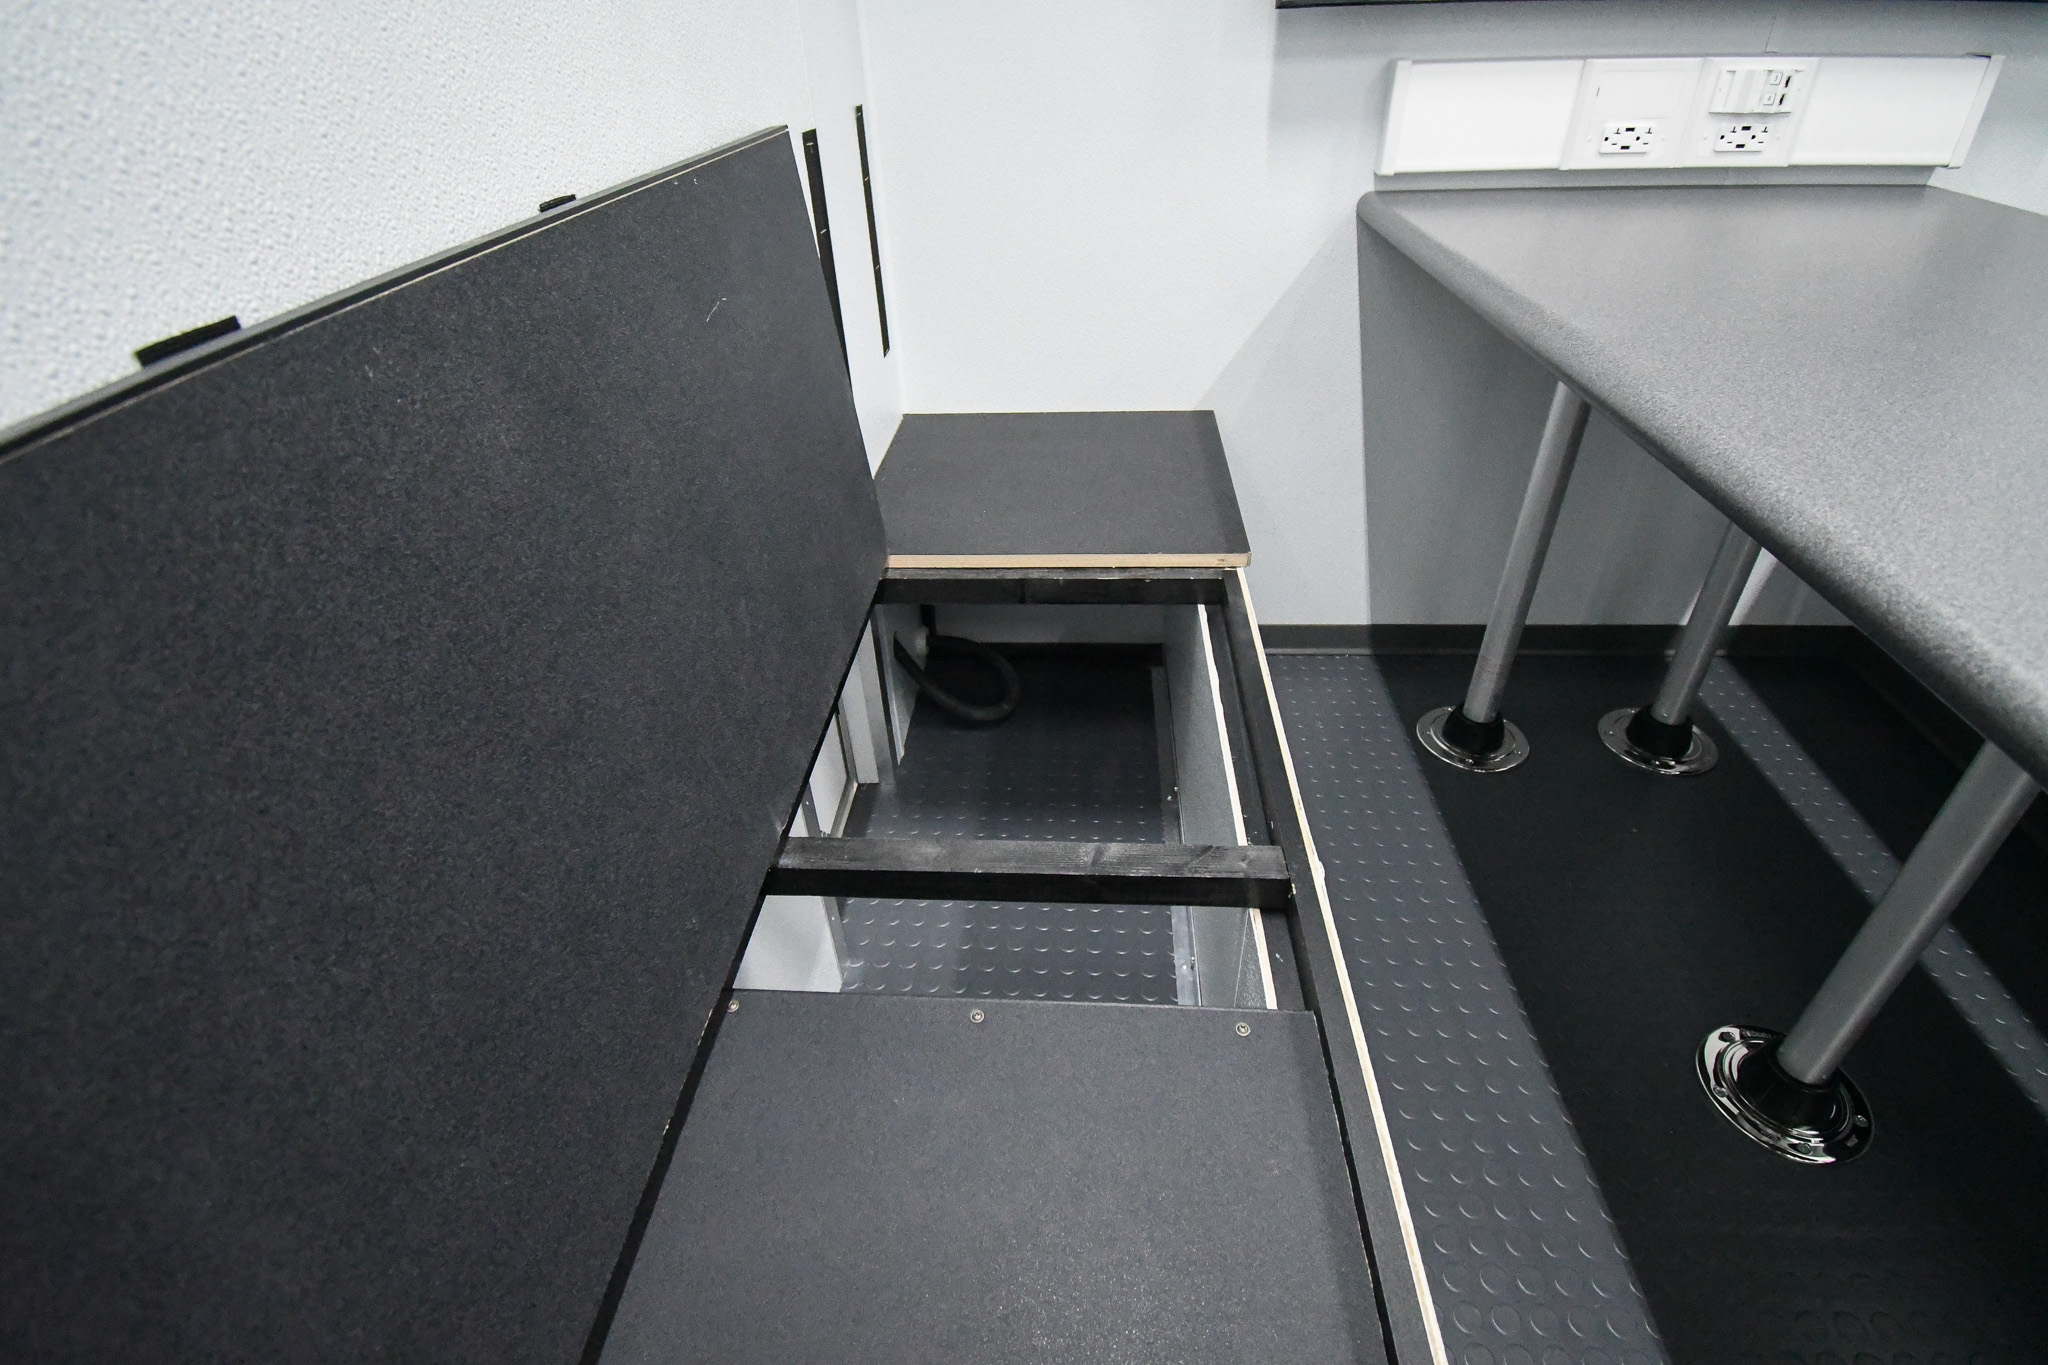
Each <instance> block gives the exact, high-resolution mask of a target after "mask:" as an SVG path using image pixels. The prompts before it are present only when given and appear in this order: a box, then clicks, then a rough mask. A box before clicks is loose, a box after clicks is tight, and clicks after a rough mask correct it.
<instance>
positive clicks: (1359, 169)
mask: <svg viewBox="0 0 2048 1365" xmlns="http://www.w3.org/2000/svg"><path fill="white" fill-rule="evenodd" d="M861 11H862V19H863V24H864V26H865V30H866V38H867V45H868V80H869V84H870V88H871V89H872V91H873V92H874V98H873V103H872V106H871V109H870V114H871V127H870V137H871V139H872V141H873V142H874V148H873V151H874V158H875V162H876V165H875V174H876V176H877V178H878V179H879V180H880V181H881V182H882V183H883V184H885V185H886V186H887V187H888V193H889V202H888V209H887V217H886V220H885V228H886V230H887V232H888V234H889V240H888V242H887V243H886V247H887V250H888V251H889V252H890V253H892V255H893V257H894V259H895V260H896V261H898V262H900V264H899V265H898V266H896V268H895V269H894V272H893V276H892V287H891V303H892V320H893V322H894V325H895V329H896V331H897V334H898V337H899V344H900V346H901V348H902V351H903V356H904V363H903V369H902V372H901V374H902V386H903V395H904V400H905V406H906V407H907V408H908V409H909V410H910V411H914V412H949V411H950V412H971V411H978V410H1031V409H1051V410H1057V409H1088V408H1125V407H1131V408H1145V407H1159V408H1189V407H1213V408H1215V409H1216V414H1217V420H1218V422H1219V424H1220V426H1221V428H1222V432H1223V438H1224V442H1225V445H1226V446H1227V447H1228V449H1229V451H1230V455H1231V462H1232V468H1233V470H1234V473H1235V475H1236V479H1237V484H1238V492H1239V497H1240V499H1241V500H1242V502H1243V504H1244V511H1245V515H1246V520H1247V522H1248V524H1249V529H1250V532H1251V537H1252V568H1251V571H1250V573H1251V578H1252V581H1253V584H1254V587H1255V589H1256V591H1257V594H1258V600H1259V604H1260V609H1261V614H1262V615H1263V616H1264V617H1265V618H1266V619H1268V620H1272V621H1280V622H1317V621H1322V622H1348V621H1364V620H1367V619H1369V616H1368V607H1367V602H1368V597H1367V589H1366V556H1365V529H1366V522H1367V516H1366V510H1365V505H1364V478H1363V469H1364V461H1365V460H1367V459H1369V458H1371V446H1370V442H1369V433H1367V432H1366V431H1365V430H1364V429H1363V422H1362V419H1361V417H1360V395H1359V363H1360V360H1359V356H1360V346H1359V335H1358V318H1357V302H1356V300H1357V297H1358V294H1357V258H1356V250H1355V239H1354V236H1353V234H1354V231H1355V229H1354V226H1353V216H1352V215H1353V210H1354V208H1355V205H1356V203H1357V199H1358V196H1359V195H1360V194H1361V193H1362V192H1364V191H1365V190H1366V189H1368V188H1369V187H1370V184H1371V168H1372V164H1373V159H1374V155H1375V153H1376V151H1377V148H1378V144H1379V136H1380V123H1381V116H1382V111H1383V109H1384V105H1385V99H1386V89H1387V81H1388V70H1387V67H1388V62H1389V61H1390V59H1392V58H1395V57H1403V56H1408V57H1448V56H1501V57H1507V56H1538V55H1547V54H1557V55H1622V54H1632V53H1658V52H1678V53H1694V52H1697V53H1712V52H1752V51H1793V50H1798V51H1801V52H1818V53H1826V52H1834V51H1850V52H1869V53H1890V52H1903V53H1914V52H1926V53H1960V52H1971V51H1997V52H2003V53H2007V54H2009V57H2008V61H2007V63H2006V66H2005V70H2004V74H2003V76H2002V78H2001V80H2000V83H1999V87H1998V91H1997V94H1996V95H1995V97H1994V99H1993V102H1992V105H1991V108H1990V109H1989V110H1988V111H1987V114H1986V117H1985V121H1984V124H1983V127H1982V129H1981V131H1980V133H1979V136H1978V140H1977V144H1976V147H1975V149H1974V150H1973V152H1972V154H1971V157H1970V161H1969V164H1968V165H1967V166H1965V167H1964V168H1962V169H1961V170H1959V171H1955V172H1942V173H1940V174H1939V175H1938V176H1937V180H1936V183H1938V184H1945V185H1948V186H1950V187H1951V188H1955V189H1958V190H1962V191H1965V192H1967V193H1971V194H1978V195H1982V196H1984V197H1986V198H1992V199H1997V200H2000V201H2001V202H2006V203H2012V204H2017V205H2020V206H2022V207H2026V208H2031V209H2033V210H2035V211H2048V6H2037V5H2025V4H1984V3H1956V4H1939V3H1888V2H1887V0H1815V2H1814V3H1804V4H1783V3H1772V2H1769V0H1697V2H1696V3H1688V4H1683V5H1680V4H1651V3H1631V2H1630V0H1600V2H1598V3H1570V2H1568V0H1557V2H1556V3H1547V4H1453V5H1418V6H1412V7H1410V6H1372V7H1357V8H1348V9H1322V10H1296V11H1289V12H1287V13H1276V12H1275V11H1274V10H1273V8H1272V5H1271V0H1036V2H1035V3H1031V4H1007V5H994V4H982V5H970V4H943V3H937V2H936V0H861ZM1539 417H1540V415H1539Z"/></svg>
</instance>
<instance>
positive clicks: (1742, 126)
mask: <svg viewBox="0 0 2048 1365" xmlns="http://www.w3.org/2000/svg"><path fill="white" fill-rule="evenodd" d="M1775 132H1776V130H1775V129H1774V128H1772V127H1771V125H1770V124H1768V123H1723V124H1720V125H1718V126H1717V127H1716V129H1715V132H1714V150H1715V151H1717V152H1761V151H1763V150H1764V148H1766V147H1767V146H1769V145H1770V143H1771V141H1772V140H1773V136H1774V134H1775Z"/></svg>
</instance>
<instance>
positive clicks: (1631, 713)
mask: <svg viewBox="0 0 2048 1365" xmlns="http://www.w3.org/2000/svg"><path fill="white" fill-rule="evenodd" d="M1635 716H1636V708H1635V707H1633V706H1624V707H1622V708H1621V709H1620V710H1619V711H1609V712H1608V713H1607V714H1606V715H1604V716H1602V717H1600V742H1601V743H1602V744H1605V745H1606V746H1607V747H1608V748H1609V749H1610V750H1612V751H1613V753H1614V754H1615V756H1616V757H1617V758H1619V759H1621V761H1622V762H1624V763H1631V764H1634V765H1635V766H1636V767H1638V768H1641V769H1642V770H1643V771H1644V772H1648V773H1657V774H1659V775H1661V776H1664V777H1692V776H1694V775H1696V774H1698V773H1703V772H1705V771H1706V770H1707V769H1709V768H1711V767H1713V766H1714V765H1715V764H1716V763H1718V762H1720V761H1721V751H1720V750H1719V749H1717V748H1716V747H1714V741H1713V740H1711V739H1708V738H1707V735H1706V732H1705V731H1704V730H1702V729H1700V728H1699V727H1698V726H1694V727H1693V731H1692V744H1691V746H1690V747H1688V748H1687V749H1686V751H1685V757H1683V758H1659V757H1658V756H1657V755H1655V754H1653V753H1650V752H1649V751H1648V750H1646V749H1639V748H1637V747H1636V746H1635V744H1634V743H1633V742H1632V741H1631V740H1630V739H1629V737H1628V723H1629V722H1630V721H1632V720H1634V719H1635ZM1673 747H1674V748H1675V747H1676V746H1675V745H1674V746H1673Z"/></svg>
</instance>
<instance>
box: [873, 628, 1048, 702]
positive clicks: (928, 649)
mask: <svg viewBox="0 0 2048 1365" xmlns="http://www.w3.org/2000/svg"><path fill="white" fill-rule="evenodd" d="M923 616H924V628H925V657H926V658H927V659H938V658H954V659H979V660H980V661H981V662H983V663H984V664H987V665H988V666H989V667H990V668H991V669H993V670H994V671H995V674H996V676H997V677H998V678H1000V679H1001V680H1002V684H1003V699H1002V700H1001V701H999V702H997V703H995V704H994V705H993V706H976V705H975V704H974V703H973V702H970V701H962V700H961V699H960V698H958V697H956V696H954V695H953V694H952V693H951V692H948V691H947V690H946V689H945V688H943V687H941V686H939V685H938V684H937V683H935V682H933V681H932V678H931V675H930V674H929V673H927V672H925V671H924V669H923V667H922V666H920V665H919V663H918V662H917V656H916V655H915V654H913V653H911V652H910V649H909V647H908V646H907V645H905V644H904V643H903V641H902V639H901V638H900V637H892V638H893V640H894V643H895V646H896V650H895V653H896V662H897V663H898V664H900V665H902V667H903V671H904V672H905V673H907V674H909V675H910V680H911V681H912V682H914V683H916V684H917V690H918V691H919V692H920V693H922V694H923V695H925V696H927V697H929V698H931V701H932V704H933V705H934V706H936V707H938V708H939V709H940V710H941V711H944V712H945V713H946V714H947V715H949V716H952V717H953V718H955V719H956V720H959V721H962V722H964V723H966V724H968V725H994V724H995V723H996V722H998V721H1000V720H1002V719H1004V718H1005V717H1007V716H1008V715H1009V714H1010V713H1011V712H1012V711H1014V710H1016V709H1017V699H1018V698H1019V697H1020V696H1022V695H1023V691H1024V689H1023V685H1022V684H1021V683H1020V682H1018V680H1017V670H1016V669H1015V668H1014V667H1013V666H1012V665H1011V663H1010V661H1009V660H1008V659H1005V658H1004V657H1003V656H1002V655H1000V654H998V653H997V652H996V651H995V650H993V649H990V648H989V647H988V646H987V645H985V644H983V643H981V641H979V640H969V639H966V638H965V637H963V636H959V635H941V634H939V632H938V630H937V624H938V613H937V612H936V611H934V610H932V609H931V608H930V607H926V608H925V609H924V613H923Z"/></svg>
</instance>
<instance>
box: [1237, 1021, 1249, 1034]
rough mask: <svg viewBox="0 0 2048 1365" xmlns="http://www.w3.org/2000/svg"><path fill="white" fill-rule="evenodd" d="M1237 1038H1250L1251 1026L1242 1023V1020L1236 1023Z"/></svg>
mask: <svg viewBox="0 0 2048 1365" xmlns="http://www.w3.org/2000/svg"><path fill="white" fill-rule="evenodd" d="M1237 1036H1238V1037H1240V1038H1249V1037H1251V1036H1252V1026H1251V1025H1250V1024H1247V1023H1245V1022H1244V1021H1242V1020H1239V1021H1238V1025H1237Z"/></svg>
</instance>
